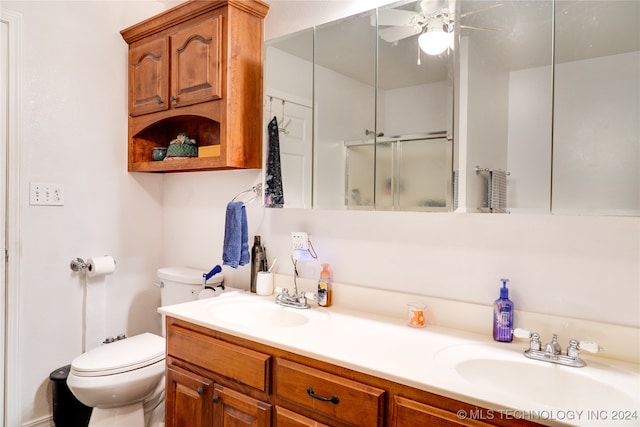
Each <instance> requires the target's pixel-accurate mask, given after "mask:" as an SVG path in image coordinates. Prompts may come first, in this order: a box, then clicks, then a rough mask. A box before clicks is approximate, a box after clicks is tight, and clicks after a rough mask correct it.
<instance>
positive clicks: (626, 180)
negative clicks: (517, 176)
mask: <svg viewBox="0 0 640 427" xmlns="http://www.w3.org/2000/svg"><path fill="white" fill-rule="evenodd" d="M555 22H556V24H555V25H556V37H555V73H554V94H553V99H554V109H553V117H554V120H553V191H552V203H551V206H552V210H553V212H554V213H562V214H597V215H627V216H629V215H631V216H638V215H640V77H639V76H640V25H639V23H640V2H638V1H609V0H589V1H586V0H563V1H560V2H557V4H556V12H555Z"/></svg>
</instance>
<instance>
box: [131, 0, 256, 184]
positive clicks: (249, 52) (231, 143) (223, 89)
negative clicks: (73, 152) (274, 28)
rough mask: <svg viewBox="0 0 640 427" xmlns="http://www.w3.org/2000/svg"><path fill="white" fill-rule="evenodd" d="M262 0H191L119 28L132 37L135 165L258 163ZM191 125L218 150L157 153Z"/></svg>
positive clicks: (162, 168) (167, 168) (202, 142)
mask: <svg viewBox="0 0 640 427" xmlns="http://www.w3.org/2000/svg"><path fill="white" fill-rule="evenodd" d="M268 9H269V6H268V5H267V4H266V3H263V2H261V1H260V0H224V1H221V0H206V1H203V0H197V1H196V0H189V1H187V2H185V3H182V4H180V5H178V6H176V7H174V8H172V9H169V10H167V11H165V12H163V13H161V14H159V15H157V16H155V17H152V18H149V19H147V20H145V21H143V22H141V23H139V24H136V25H134V26H132V27H129V28H127V29H125V30H122V31H121V34H122V37H123V38H124V40H125V41H126V42H127V43H128V44H129V66H128V74H129V78H128V86H129V137H128V145H129V149H128V170H129V171H130V172H175V171H190V170H215V169H240V168H260V167H261V166H262V134H263V131H262V91H263V88H262V86H263V43H264V17H265V16H266V14H267V11H268ZM181 132H186V133H187V134H188V135H189V136H190V137H191V138H193V139H195V140H196V142H197V144H198V146H199V147H202V146H218V147H217V148H218V150H217V152H219V155H214V156H212V157H197V158H195V157H194V158H186V157H185V158H174V159H171V160H169V159H167V160H161V161H153V159H152V152H153V148H154V147H167V146H168V145H169V143H170V141H172V140H173V139H175V138H176V136H177V135H178V134H179V133H181Z"/></svg>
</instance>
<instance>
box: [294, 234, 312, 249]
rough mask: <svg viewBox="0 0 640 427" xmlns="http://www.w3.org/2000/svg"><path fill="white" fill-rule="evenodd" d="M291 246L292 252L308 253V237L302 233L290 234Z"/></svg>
mask: <svg viewBox="0 0 640 427" xmlns="http://www.w3.org/2000/svg"><path fill="white" fill-rule="evenodd" d="M291 244H292V247H293V250H294V251H308V250H309V235H308V234H307V233H305V232H304V231H294V232H292V233H291Z"/></svg>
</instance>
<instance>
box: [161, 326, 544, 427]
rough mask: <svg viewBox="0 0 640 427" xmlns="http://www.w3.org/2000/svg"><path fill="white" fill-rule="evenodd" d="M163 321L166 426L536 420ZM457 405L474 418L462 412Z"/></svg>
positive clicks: (405, 425) (400, 425)
mask: <svg viewBox="0 0 640 427" xmlns="http://www.w3.org/2000/svg"><path fill="white" fill-rule="evenodd" d="M166 319H167V387H166V407H167V409H166V420H165V421H166V426H167V427H186V426H188V427H226V426H229V425H233V426H236V425H246V426H252V427H269V426H275V427H326V426H332V427H364V426H366V427H384V426H389V427H418V426H419V427H422V426H428V425H437V426H445V427H460V426H477V427H488V426H514V425H515V426H535V425H537V424H535V423H532V422H530V421H527V420H524V419H512V418H511V419H510V418H501V417H499V413H498V412H497V411H490V410H487V409H484V408H480V407H478V406H475V405H470V404H467V403H464V402H460V401H457V400H453V399H450V398H447V397H444V396H439V395H436V394H433V393H429V392H425V391H423V390H418V389H415V388H413V387H409V386H405V385H402V384H398V383H395V382H392V381H389V380H385V379H382V378H378V377H375V376H371V375H368V374H364V373H361V372H357V371H353V370H350V369H346V368H342V367H339V366H336V365H332V364H329V363H326V362H323V361H320V360H316V359H312V358H309V357H305V356H301V355H298V354H295V353H291V352H289V351H285V350H282V349H279V348H275V347H271V346H266V345H263V344H259V343H256V342H253V341H249V340H247V339H244V338H239V337H235V336H233V335H229V334H225V333H222V332H218V331H216V330H212V329H208V328H204V327H201V326H198V325H194V324H191V323H189V322H185V321H182V320H178V319H175V318H172V317H170V316H168V317H167V318H166ZM458 411H462V412H464V414H469V416H470V418H471V419H470V418H463V417H459V416H458ZM473 418H481V419H473Z"/></svg>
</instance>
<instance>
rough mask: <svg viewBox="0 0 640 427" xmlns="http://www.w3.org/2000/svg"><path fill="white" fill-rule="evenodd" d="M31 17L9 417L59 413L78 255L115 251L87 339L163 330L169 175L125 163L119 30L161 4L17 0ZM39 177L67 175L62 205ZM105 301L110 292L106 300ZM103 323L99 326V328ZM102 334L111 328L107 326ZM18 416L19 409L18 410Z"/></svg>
mask: <svg viewBox="0 0 640 427" xmlns="http://www.w3.org/2000/svg"><path fill="white" fill-rule="evenodd" d="M2 7H3V8H4V9H7V10H12V11H15V12H17V13H19V14H21V15H22V25H23V34H22V37H21V38H20V40H19V43H20V44H21V51H22V64H20V65H21V69H22V82H23V87H22V88H21V91H20V93H21V102H22V124H21V127H22V141H21V151H22V164H21V176H20V180H21V188H22V191H21V194H20V196H21V198H20V200H17V201H12V202H15V203H19V204H20V206H19V209H20V212H21V214H20V219H19V220H20V235H21V247H20V254H21V255H20V265H21V271H20V272H19V277H20V279H21V281H20V283H17V284H14V285H17V289H16V291H17V292H18V293H19V300H20V307H13V308H12V310H15V312H17V313H18V322H19V324H18V329H19V337H18V340H19V343H20V344H19V345H20V349H19V354H20V361H19V366H16V367H15V368H16V369H15V370H14V369H12V370H11V371H10V372H9V375H10V376H17V377H18V379H17V381H18V383H19V386H20V390H9V391H8V395H9V396H10V397H11V399H12V401H13V402H14V403H15V402H17V401H18V400H19V401H20V408H16V407H12V408H8V409H9V412H12V413H16V410H18V414H17V415H16V416H15V417H14V418H11V419H8V420H7V421H8V424H7V425H12V426H17V425H21V424H22V423H27V422H29V421H32V420H38V419H40V418H43V417H48V416H49V415H50V414H51V390H50V384H49V374H50V373H51V372H52V371H53V370H54V369H57V368H59V367H60V366H63V365H66V364H68V363H70V362H71V360H72V359H73V358H74V357H76V356H78V355H79V354H80V353H81V352H82V345H83V303H84V294H83V289H84V279H83V277H84V275H80V274H78V273H74V272H72V271H71V269H70V268H69V263H70V261H71V259H73V258H75V257H82V258H86V257H90V256H96V255H103V254H111V255H113V256H114V257H115V259H116V262H117V269H116V272H115V273H114V274H113V275H111V276H107V277H106V278H105V279H98V280H93V281H91V283H90V284H89V285H90V292H89V294H88V297H90V298H89V299H88V301H87V307H88V317H87V319H86V320H87V327H88V328H89V330H90V331H93V332H92V333H91V334H90V335H89V336H87V337H86V340H87V348H91V347H92V346H94V345H95V343H96V342H99V341H101V340H102V339H104V337H105V336H106V335H115V334H118V333H123V332H124V333H127V334H129V335H133V334H137V333H140V332H143V331H156V332H159V331H160V329H159V325H160V323H159V321H158V320H157V319H156V317H157V316H156V314H155V306H156V305H157V303H158V302H159V292H158V289H157V288H156V287H155V286H153V281H154V279H155V270H156V269H157V268H158V267H159V265H160V261H161V256H162V252H161V241H162V240H161V239H162V234H163V232H162V228H163V222H162V217H163V212H162V197H163V195H162V180H163V178H162V176H160V175H143V174H129V173H127V171H126V168H127V160H126V156H127V148H126V139H127V98H126V97H127V81H126V73H127V68H126V67H127V65H126V61H127V44H126V43H125V42H124V40H122V37H121V36H120V34H119V31H120V30H121V29H123V28H126V27H128V26H130V25H132V24H134V23H136V22H138V21H140V20H142V19H144V18H147V17H149V16H152V15H154V14H156V13H158V12H160V11H161V10H164V7H165V6H164V5H163V4H161V3H158V2H148V1H145V2H143V1H140V2H135V1H129V2H107V1H97V2H88V1H87V2H76V1H70V2H60V1H42V2H13V1H3V2H2ZM30 182H56V183H61V184H63V185H64V190H65V205H64V206H62V207H40V206H29V205H28V200H29V198H28V188H29V183H30ZM98 299H101V300H102V301H100V300H98ZM94 332H95V333H94ZM98 335H102V336H98ZM18 418H19V419H18Z"/></svg>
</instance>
